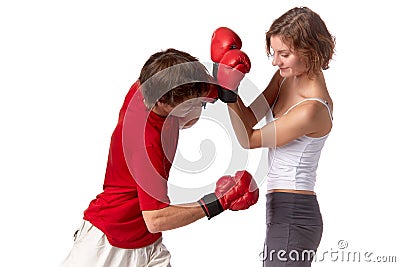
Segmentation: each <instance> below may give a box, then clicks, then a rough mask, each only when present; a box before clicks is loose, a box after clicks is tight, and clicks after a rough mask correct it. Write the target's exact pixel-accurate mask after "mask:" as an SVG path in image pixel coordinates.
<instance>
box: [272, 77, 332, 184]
mask: <svg viewBox="0 0 400 267" xmlns="http://www.w3.org/2000/svg"><path fill="white" fill-rule="evenodd" d="M282 83H283V81H282ZM282 83H281V86H282ZM304 101H319V102H321V103H322V104H323V105H325V106H326V108H327V109H328V112H329V116H330V118H331V120H332V114H331V110H330V108H329V105H328V102H326V101H325V100H323V99H321V98H306V99H303V100H302V101H300V102H298V103H296V104H295V105H293V106H292V107H290V108H289V109H288V110H287V111H286V112H285V114H287V113H288V112H289V111H290V110H291V109H292V108H294V107H296V106H297V105H299V104H301V103H303V102H304ZM274 105H275V103H274ZM272 108H273V107H272ZM328 135H329V134H327V135H325V136H322V137H318V138H314V137H309V136H306V135H304V136H302V137H299V138H297V139H295V140H293V141H291V142H290V143H288V144H286V145H284V146H281V147H277V148H271V149H270V150H269V153H268V161H269V166H271V167H270V171H269V172H268V178H267V189H268V190H271V189H292V190H309V191H314V185H315V180H316V176H317V174H316V171H317V167H318V161H319V158H320V155H321V150H322V148H323V146H324V144H325V141H326V139H327V138H328Z"/></svg>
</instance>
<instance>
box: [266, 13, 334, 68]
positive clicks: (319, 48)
mask: <svg viewBox="0 0 400 267" xmlns="http://www.w3.org/2000/svg"><path fill="white" fill-rule="evenodd" d="M273 35H277V36H280V37H281V38H282V41H283V42H284V43H285V44H287V45H288V46H289V47H290V48H291V50H293V51H294V52H296V53H298V54H299V55H300V56H302V57H304V58H305V59H306V64H307V73H308V75H313V74H317V73H318V72H320V71H321V69H322V70H326V69H328V68H329V62H330V60H331V59H332V57H333V54H334V50H335V37H334V36H332V35H331V34H330V33H329V31H328V29H327V27H326V25H325V22H324V21H323V20H322V19H321V17H320V16H319V15H318V14H317V13H315V12H314V11H312V10H311V9H309V8H307V7H295V8H293V9H291V10H289V11H287V12H286V13H285V14H283V15H282V16H280V17H279V18H278V19H276V20H275V21H274V22H273V23H272V25H271V27H270V29H269V30H268V31H267V33H266V48H267V54H268V56H271V55H272V53H271V36H273Z"/></svg>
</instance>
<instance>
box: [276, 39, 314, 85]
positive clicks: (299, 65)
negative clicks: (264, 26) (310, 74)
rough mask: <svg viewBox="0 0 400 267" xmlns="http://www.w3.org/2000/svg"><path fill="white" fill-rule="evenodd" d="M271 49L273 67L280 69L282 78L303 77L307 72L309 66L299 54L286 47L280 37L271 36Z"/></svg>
mask: <svg viewBox="0 0 400 267" xmlns="http://www.w3.org/2000/svg"><path fill="white" fill-rule="evenodd" d="M271 49H272V50H273V54H272V56H273V60H272V65H273V66H277V67H279V72H280V74H281V76H282V77H295V76H301V75H303V74H305V73H306V72H307V66H306V63H305V61H304V59H302V58H301V57H300V56H299V55H298V54H297V53H295V52H293V50H291V49H290V47H289V46H288V45H286V44H285V43H284V42H283V41H282V39H281V37H280V35H272V36H271Z"/></svg>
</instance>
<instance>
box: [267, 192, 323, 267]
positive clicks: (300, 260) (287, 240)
mask: <svg viewBox="0 0 400 267" xmlns="http://www.w3.org/2000/svg"><path fill="white" fill-rule="evenodd" d="M322 229H323V223H322V217H321V213H320V210H319V205H318V201H317V197H316V196H315V195H303V194H294V193H281V192H274V193H269V194H267V233H266V238H265V244H264V251H263V266H264V267H289V266H293V267H294V266H295V267H306V266H311V262H312V260H313V255H315V254H316V252H317V248H318V245H319V243H320V241H321V237H322Z"/></svg>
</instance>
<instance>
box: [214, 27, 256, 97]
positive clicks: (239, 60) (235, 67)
mask: <svg viewBox="0 0 400 267" xmlns="http://www.w3.org/2000/svg"><path fill="white" fill-rule="evenodd" d="M241 48H242V41H241V40H240V37H239V36H238V35H237V34H236V33H235V32H234V31H232V30H231V29H229V28H227V27H220V28H218V29H216V30H215V31H214V33H213V35H212V38H211V60H212V61H213V62H214V65H213V76H214V78H216V79H217V81H218V83H219V85H220V86H219V87H218V98H219V99H221V101H222V102H225V103H232V102H236V101H237V88H238V86H239V83H240V81H241V80H242V79H243V77H244V74H245V73H248V72H249V71H250V67H251V64H250V59H249V57H248V56H247V55H246V54H245V53H244V52H242V51H240V49H241ZM221 69H222V70H221ZM221 87H222V88H221Z"/></svg>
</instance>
